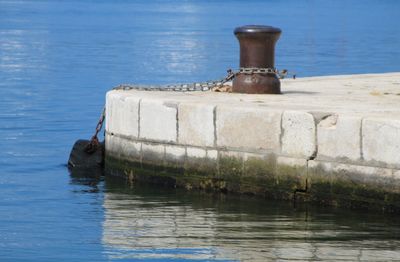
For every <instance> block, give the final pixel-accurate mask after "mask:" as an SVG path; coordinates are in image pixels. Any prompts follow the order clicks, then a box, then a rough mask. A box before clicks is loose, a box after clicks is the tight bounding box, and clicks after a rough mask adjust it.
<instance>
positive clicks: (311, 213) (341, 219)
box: [103, 181, 400, 261]
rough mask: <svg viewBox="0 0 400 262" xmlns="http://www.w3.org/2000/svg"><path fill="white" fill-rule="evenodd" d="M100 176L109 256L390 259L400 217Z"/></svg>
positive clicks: (399, 253) (394, 253)
mask: <svg viewBox="0 0 400 262" xmlns="http://www.w3.org/2000/svg"><path fill="white" fill-rule="evenodd" d="M113 183H114V182H111V181H106V193H105V196H104V212H105V219H104V223H103V244H104V245H105V246H106V250H107V255H108V256H109V258H190V259H222V260H240V261H244V260H248V261H266V260H271V259H272V260H276V259H278V260H309V261H310V260H311V261H315V260H336V261H337V260H349V261H354V260H370V261H377V260H382V261H385V260H389V259H397V258H398V257H399V256H400V250H399V249H398V246H399V244H400V241H399V239H398V238H399V234H400V228H399V227H398V226H399V224H398V223H397V222H396V223H395V222H394V221H391V219H390V218H388V217H386V218H384V217H380V216H371V215H366V214H360V213H351V212H347V211H343V210H336V211H332V210H331V211H326V210H315V209H311V210H307V208H303V209H302V210H294V209H293V207H292V206H291V205H289V204H288V203H277V202H269V201H265V200H257V199H248V198H239V197H234V196H224V195H208V194H204V193H189V192H183V191H180V190H168V189H162V188H153V189H151V188H146V187H143V186H140V185H138V186H135V187H133V188H132V189H129V188H127V187H123V188H121V187H122V185H118V184H113Z"/></svg>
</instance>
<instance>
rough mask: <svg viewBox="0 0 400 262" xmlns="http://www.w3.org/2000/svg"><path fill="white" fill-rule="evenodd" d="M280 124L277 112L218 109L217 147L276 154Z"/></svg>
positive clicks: (235, 108)
mask: <svg viewBox="0 0 400 262" xmlns="http://www.w3.org/2000/svg"><path fill="white" fill-rule="evenodd" d="M280 121H281V112H280V111H273V110H268V109H265V108H256V107H247V108H244V107H243V108H240V107H228V106H218V107H217V110H216V134H217V146H219V147H227V148H251V149H253V150H255V149H261V150H271V151H279V149H280V144H279V138H280V135H281V129H280Z"/></svg>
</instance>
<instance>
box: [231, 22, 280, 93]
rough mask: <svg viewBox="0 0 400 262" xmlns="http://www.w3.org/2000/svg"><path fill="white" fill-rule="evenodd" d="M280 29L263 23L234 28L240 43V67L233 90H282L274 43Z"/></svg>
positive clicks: (259, 91) (270, 91)
mask: <svg viewBox="0 0 400 262" xmlns="http://www.w3.org/2000/svg"><path fill="white" fill-rule="evenodd" d="M281 32H282V31H281V29H279V28H275V27H272V26H263V25H248V26H242V27H238V28H236V29H235V31H234V33H235V35H236V37H237V39H238V40H239V44H240V68H241V70H240V73H239V74H237V75H236V77H235V79H234V80H233V86H232V92H234V93H248V94H280V93H281V83H280V81H279V78H278V77H277V75H276V73H275V72H274V71H275V62H274V60H275V43H276V41H277V40H278V39H279V37H280V35H281ZM263 69H264V70H263ZM265 69H267V70H265Z"/></svg>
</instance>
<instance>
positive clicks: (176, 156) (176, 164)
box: [165, 145, 186, 168]
mask: <svg viewBox="0 0 400 262" xmlns="http://www.w3.org/2000/svg"><path fill="white" fill-rule="evenodd" d="M185 157H186V149H185V148H184V147H181V146H173V145H166V146H165V162H166V165H167V167H171V168H183V167H184V165H185Z"/></svg>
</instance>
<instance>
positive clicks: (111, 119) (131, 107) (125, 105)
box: [105, 91, 140, 138]
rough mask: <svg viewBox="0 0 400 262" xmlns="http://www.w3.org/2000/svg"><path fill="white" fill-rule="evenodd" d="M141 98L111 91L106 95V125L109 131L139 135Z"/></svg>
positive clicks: (135, 136) (131, 135)
mask: <svg viewBox="0 0 400 262" xmlns="http://www.w3.org/2000/svg"><path fill="white" fill-rule="evenodd" d="M139 101H140V98H138V97H134V96H129V95H128V94H127V93H126V92H117V91H110V92H108V93H107V97H106V125H105V130H106V131H108V132H109V133H113V134H118V135H124V136H128V137H134V138H137V137H138V130H139V122H138V121H139Z"/></svg>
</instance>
